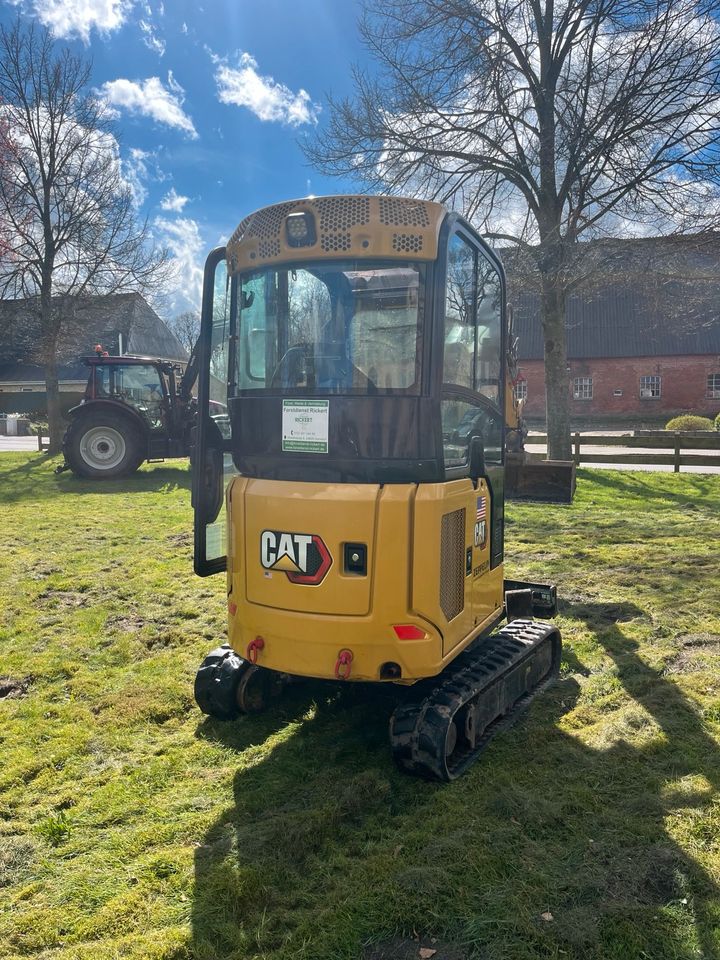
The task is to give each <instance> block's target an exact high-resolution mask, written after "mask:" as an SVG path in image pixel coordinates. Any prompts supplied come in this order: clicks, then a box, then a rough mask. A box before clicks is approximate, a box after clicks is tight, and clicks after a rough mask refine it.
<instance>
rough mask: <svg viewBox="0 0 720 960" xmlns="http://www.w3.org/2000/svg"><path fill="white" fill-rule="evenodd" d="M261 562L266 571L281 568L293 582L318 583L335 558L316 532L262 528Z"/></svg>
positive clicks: (323, 577)
mask: <svg viewBox="0 0 720 960" xmlns="http://www.w3.org/2000/svg"><path fill="white" fill-rule="evenodd" d="M260 563H261V564H262V565H263V567H264V568H265V569H266V570H282V571H283V572H284V573H285V575H286V576H287V578H288V580H289V581H290V582H291V583H305V584H311V585H313V586H315V585H317V584H318V583H321V582H322V581H323V580H324V579H325V574H326V573H327V572H328V570H329V569H330V567H331V566H332V557H331V556H330V551H329V550H328V548H327V547H326V546H325V544H324V543H323V541H322V539H321V538H320V537H318V536H317V535H316V534H312V533H285V532H284V531H282V530H263V532H262V533H261V534H260Z"/></svg>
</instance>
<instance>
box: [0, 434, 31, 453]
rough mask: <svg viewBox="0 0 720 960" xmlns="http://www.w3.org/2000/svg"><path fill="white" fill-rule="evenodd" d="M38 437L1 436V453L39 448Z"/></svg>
mask: <svg viewBox="0 0 720 960" xmlns="http://www.w3.org/2000/svg"><path fill="white" fill-rule="evenodd" d="M37 448H38V442H37V437H0V453H7V452H8V451H9V450H37Z"/></svg>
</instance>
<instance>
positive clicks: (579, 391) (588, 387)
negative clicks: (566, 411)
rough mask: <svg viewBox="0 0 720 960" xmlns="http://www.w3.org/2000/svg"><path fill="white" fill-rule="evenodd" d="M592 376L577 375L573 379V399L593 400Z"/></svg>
mask: <svg viewBox="0 0 720 960" xmlns="http://www.w3.org/2000/svg"><path fill="white" fill-rule="evenodd" d="M592 390H593V383H592V377H575V379H574V380H573V400H592V395H593V394H592Z"/></svg>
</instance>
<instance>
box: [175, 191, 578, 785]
mask: <svg viewBox="0 0 720 960" xmlns="http://www.w3.org/2000/svg"><path fill="white" fill-rule="evenodd" d="M507 337H508V331H507V323H506V308H505V279H504V275H503V270H502V266H501V264H500V262H499V260H498V259H497V258H496V257H495V255H494V254H493V253H492V251H491V250H490V248H489V247H488V246H487V244H486V243H485V242H484V241H483V240H482V238H481V237H479V236H478V234H477V233H476V232H475V231H474V230H473V228H472V227H471V226H470V225H469V224H468V223H467V222H466V221H464V220H463V219H462V218H461V217H459V216H458V215H457V214H454V213H450V212H448V211H447V210H445V208H444V207H442V206H441V205H440V204H436V203H431V202H422V201H417V200H409V199H403V198H396V197H361V196H350V197H328V198H317V199H314V198H312V199H306V200H298V201H295V202H290V203H285V204H278V205H276V206H273V207H269V208H266V209H264V210H261V211H258V212H257V213H255V214H253V215H251V216H250V217H247V218H246V219H245V220H243V221H242V223H241V224H240V226H239V227H238V229H237V230H236V231H235V233H234V234H233V236H232V238H231V240H230V241H229V243H228V244H227V247H225V248H219V249H217V250H215V251H213V252H212V253H211V254H210V256H209V257H208V260H207V263H206V267H205V283H204V291H203V309H202V328H201V334H200V342H199V346H198V350H199V389H198V406H199V420H198V438H197V445H196V454H195V458H194V474H193V503H194V508H195V570H196V572H197V573H198V574H199V575H201V576H205V575H208V574H213V573H218V572H221V571H226V576H227V594H228V639H229V643H228V644H227V645H226V646H225V647H221V648H219V649H218V650H216V651H213V653H212V654H210V656H209V657H208V658H206V661H205V662H204V663H203V665H202V666H201V668H200V670H199V672H198V676H197V679H196V684H195V694H196V699H197V702H198V704H199V705H200V707H201V708H202V709H203V710H204V711H205V712H207V713H210V714H212V715H215V716H222V717H227V718H229V717H232V716H236V715H237V714H238V713H239V712H243V711H246V712H251V711H252V710H254V709H257V708H258V706H259V705H261V704H263V703H264V702H265V701H266V699H267V695H268V693H269V691H277V689H278V688H279V687H281V686H282V681H283V678H286V677H288V676H305V677H316V678H324V679H330V680H333V679H334V680H340V681H342V682H348V681H355V680H360V681H366V682H376V683H379V682H393V683H395V684H398V685H402V686H404V687H408V688H410V691H411V695H410V696H406V697H404V698H401V699H402V703H401V704H400V705H399V707H398V710H397V711H396V712H395V714H394V716H393V721H392V723H391V743H392V748H393V753H394V756H395V758H396V760H397V761H398V763H400V765H401V766H402V767H404V768H405V769H407V770H408V771H409V772H413V773H416V774H419V775H422V776H429V777H435V778H439V779H452V778H453V777H455V776H457V775H458V774H459V773H461V772H462V771H463V770H464V769H465V767H466V766H467V765H468V763H469V762H471V760H472V759H474V758H475V756H477V754H478V753H479V752H480V750H481V749H482V747H483V746H484V745H485V743H486V742H488V740H489V738H490V737H491V736H492V735H494V733H495V732H496V731H497V730H499V729H501V728H502V726H503V724H507V722H509V719H510V718H512V717H513V716H514V715H515V714H516V713H517V711H518V710H519V709H520V708H521V707H522V706H523V705H525V704H526V703H527V702H529V700H530V699H531V698H532V696H533V695H534V694H535V693H536V692H537V691H538V690H539V689H541V688H542V687H543V686H544V685H545V684H546V683H547V682H549V681H550V679H552V677H553V676H554V675H555V674H556V672H557V669H558V662H559V655H560V637H559V633H558V631H557V629H556V628H555V627H554V626H552V625H549V624H544V623H539V622H538V621H535V620H534V619H533V614H534V612H535V611H538V610H541V611H543V612H550V613H552V612H553V609H554V588H552V587H550V586H548V585H543V584H518V583H517V582H515V581H513V582H512V583H508V584H506V582H505V579H504V573H503V555H504V475H505V424H504V410H505V391H506V389H507V387H506V384H507V369H506V363H507V360H506V357H507V353H508V343H507ZM220 405H221V408H222V410H223V411H226V413H224V414H223V416H222V417H218V416H217V415H216V414H215V413H214V412H213V411H214V410H215V409H219V408H220ZM223 504H225V508H226V509H225V511H224V515H223V510H222V507H223ZM506 616H507V617H508V619H511V620H512V622H511V623H509V624H508V625H507V626H506V627H504V628H502V629H500V630H498V629H497V628H498V626H499V624H500V623H501V621H503V620H504V619H505V618H506ZM443 698H444V699H443ZM448 698H449V699H448ZM446 701H447V702H446ZM428 738H429V739H428ZM428 744H430V746H428Z"/></svg>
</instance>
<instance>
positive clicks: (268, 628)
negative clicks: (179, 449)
mask: <svg viewBox="0 0 720 960" xmlns="http://www.w3.org/2000/svg"><path fill="white" fill-rule="evenodd" d="M481 497H484V498H485V503H486V511H487V513H486V516H487V521H486V531H487V534H486V538H485V542H484V543H478V544H477V545H475V539H476V536H475V524H476V512H477V509H478V498H481ZM458 511H459V512H460V514H459V513H458ZM447 516H450V520H449V521H448V520H447V519H445V520H443V518H444V517H447ZM490 516H491V503H490V499H489V493H488V490H487V487H486V486H485V485H484V483H480V484H479V485H478V488H477V489H475V487H474V486H473V484H472V483H471V481H469V480H458V481H454V482H450V483H438V484H420V485H418V484H412V483H409V484H387V485H384V486H381V485H378V484H353V483H343V484H332V483H327V484H326V483H290V482H284V481H277V480H256V479H250V478H247V477H236V478H235V479H234V480H233V481H232V483H231V485H230V487H229V490H228V525H229V528H228V546H229V550H228V605H229V612H230V616H229V631H228V633H229V638H230V642H231V644H232V646H233V647H234V648H235V649H236V650H237V651H238V653H239V654H240V655H241V656H245V655H246V653H247V649H248V645H249V644H250V643H251V642H252V641H254V640H256V639H257V638H258V637H262V639H263V646H262V648H261V649H260V650H259V651H258V660H257V662H258V664H260V665H261V666H264V667H268V668H270V669H273V670H278V671H282V672H285V673H291V674H300V675H304V676H313V677H326V678H332V677H333V676H334V675H335V667H336V663H337V659H338V655H339V653H340V651H341V650H350V651H352V654H353V659H352V665H351V671H350V679H355V680H379V679H382V676H381V668H382V667H383V665H384V664H388V663H392V664H397V665H399V667H400V670H401V676H400V679H401V680H402V681H405V682H410V681H413V680H417V679H419V678H421V677H426V676H433V675H435V674H436V673H438V672H439V671H440V670H441V669H442V668H443V666H444V665H445V664H446V663H447V662H448V661H449V660H451V659H452V658H453V657H454V656H455V655H457V653H458V652H459V651H460V650H461V649H463V648H464V647H465V646H466V645H467V644H468V643H469V642H470V641H471V640H472V639H473V638H475V637H476V636H478V634H479V633H482V632H483V631H487V630H488V629H489V628H490V627H491V626H492V625H493V623H494V622H495V620H496V619H497V618H498V617H499V616H500V614H501V613H502V606H503V574H502V566H498V567H496V568H495V569H494V570H492V571H490V570H489V527H490ZM448 527H451V528H452V529H451V533H452V536H451V537H450V539H449V540H448V538H447V536H446V537H445V546H443V542H442V538H443V536H444V533H443V531H444V530H445V533H447V528H448ZM264 534H267V535H268V536H270V537H271V539H272V543H273V550H272V551H271V552H269V554H268V556H266V555H265V554H264V553H262V551H261V543H262V538H263V535H264ZM283 536H285V537H287V538H291V537H295V538H296V540H297V538H299V541H298V542H300V545H301V549H300V551H296V552H295V553H293V548H292V546H287V545H289V544H291V541H290V539H287V541H286V547H287V549H286V553H285V555H283V556H280V554H282V553H283V550H282V546H281V545H282V544H283V542H284V541H283V539H282V538H283ZM310 536H315V537H319V538H321V539H322V541H323V543H324V545H325V546H326V547H327V550H328V551H329V553H330V555H331V557H332V563H331V564H330V566H329V569H328V570H327V572H326V574H325V576H324V577H323V579H322V580H321V582H320V583H318V584H316V585H310V584H306V583H293V582H291V581H290V580H289V578H288V576H287V573H286V571H288V570H289V571H290V572H291V573H293V572H294V571H295V572H297V570H298V566H297V563H298V559H299V558H300V560H302V556H301V554H302V549H304V547H303V543H305V542H306V541H307V539H309V537H310ZM293 542H295V541H293ZM348 542H350V543H361V544H366V545H367V556H368V563H367V575H366V576H359V575H357V574H351V573H347V572H345V571H344V569H343V551H344V544H345V543H348ZM448 543H449V547H448ZM448 550H449V551H450V552H448ZM468 550H469V551H470V554H469V556H468ZM268 557H269V559H270V560H274V559H275V558H276V557H279V559H277V562H275V563H274V565H273V566H272V567H271V568H270V569H268V568H267V566H263V562H266V563H267V562H268ZM443 560H444V565H443ZM448 584H449V588H448ZM443 591H444V593H443ZM443 607H444V608H445V609H443ZM447 613H449V614H451V616H449V617H448V616H447V615H446V614H447ZM397 624H402V625H413V626H415V627H417V628H419V629H420V630H422V632H423V637H422V638H421V639H413V640H399V639H398V638H397V636H396V634H395V631H394V630H393V626H394V625H397Z"/></svg>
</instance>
